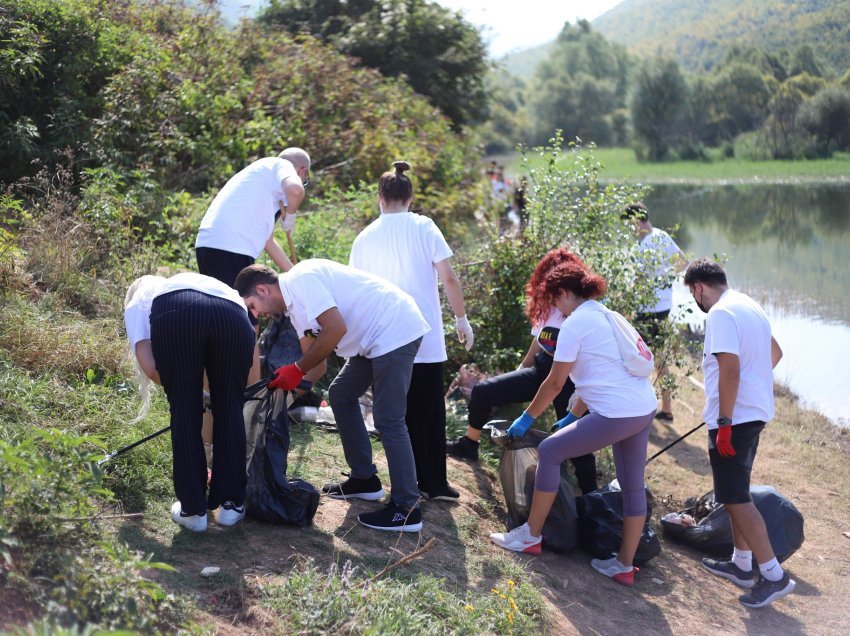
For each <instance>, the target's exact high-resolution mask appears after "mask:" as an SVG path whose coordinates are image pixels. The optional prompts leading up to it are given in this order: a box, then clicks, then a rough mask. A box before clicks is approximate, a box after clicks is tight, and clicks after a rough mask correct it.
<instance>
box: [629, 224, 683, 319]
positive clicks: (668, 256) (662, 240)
mask: <svg viewBox="0 0 850 636" xmlns="http://www.w3.org/2000/svg"><path fill="white" fill-rule="evenodd" d="M637 248H638V251H639V252H644V251H647V250H652V251H653V252H654V253H656V254H657V253H659V252H660V253H661V254H662V255H663V256H661V258H662V261H661V262H657V261H656V260H655V259H653V261H652V263H651V265H653V266H654V270H655V271H653V272H652V276H653V278H659V277H662V276H664V277H666V276H669V274H670V273H671V272H672V267H673V259H674V258H675V257H676V255H677V254H678V253H679V251H680V250H679V246H678V245H676V242H675V241H674V240H673V238H672V237H671V236H670V235H669V234H667V232H665V231H664V230H659V229H658V228H657V227H654V228H652V231H651V232H650V233H649V234H647V235H646V236H644V237H643V238H642V239H641V240H640V241H638V244H637ZM655 258H658V257H655ZM672 306H673V286H672V285H667V286H665V287H659V288H658V289H656V290H655V304H652V305H647V306H646V307H642V308H641V309H640V311H641V312H642V313H653V314H654V313H659V312H662V311H670V308H671V307H672Z"/></svg>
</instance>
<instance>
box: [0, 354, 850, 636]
mask: <svg viewBox="0 0 850 636" xmlns="http://www.w3.org/2000/svg"><path fill="white" fill-rule="evenodd" d="M18 355H19V353H18V352H16V351H14V350H12V349H9V350H8V351H7V352H6V353H5V354H4V355H2V356H0V362H2V364H0V370H2V374H0V375H2V377H3V378H4V380H3V383H4V384H3V389H4V391H5V395H6V396H7V397H8V400H7V399H4V400H0V407H2V411H3V413H2V414H3V415H4V417H0V437H2V438H6V439H11V438H14V437H15V435H14V420H18V421H20V422H25V421H26V422H29V423H31V425H32V426H37V427H39V428H47V427H61V428H65V429H66V430H68V431H70V432H76V433H77V434H82V433H89V434H91V433H97V434H98V435H99V436H100V437H101V438H102V439H104V440H105V442H106V445H107V446H108V448H115V447H117V446H119V445H121V444H124V443H126V442H127V441H130V440H132V439H136V438H138V437H140V436H141V434H143V433H144V432H149V431H150V430H156V429H157V428H158V427H159V426H161V425H162V424H163V423H164V422H166V421H167V417H168V415H167V405H166V404H165V403H164V400H163V399H162V396H161V393H159V392H158V394H157V396H156V399H155V401H154V405H153V410H152V411H151V414H150V416H149V418H148V419H147V420H146V421H145V422H142V423H141V424H139V425H135V426H133V427H127V426H126V422H127V416H128V415H130V414H132V413H133V412H134V410H135V407H136V406H137V404H136V400H135V398H134V397H133V396H132V394H131V393H128V392H127V391H126V388H124V389H122V388H120V387H115V386H113V387H109V386H105V385H102V384H97V383H94V384H88V383H84V384H79V383H78V384H72V385H69V384H68V382H67V380H63V379H62V378H61V377H58V376H50V375H45V374H32V373H31V372H27V371H25V370H24V369H22V368H21V367H20V366H19V364H18V363H16V360H20V358H19V357H18ZM776 394H777V417H776V419H775V421H774V422H772V423H771V424H770V425H769V427H768V429H767V430H766V432H765V434H764V436H763V439H762V443H761V445H760V448H759V456H758V460H757V462H756V466H755V470H754V478H753V482H754V483H760V484H769V485H771V486H774V487H775V488H776V489H777V490H779V491H780V492H781V493H783V494H784V495H786V496H787V497H789V498H790V499H791V500H792V501H793V502H794V504H795V505H796V506H797V507H798V508H799V510H800V511H801V512H802V514H803V515H804V517H805V520H806V528H805V532H806V541H805V543H804V544H803V546H802V548H801V549H800V550H799V551H798V552H797V553H796V554H795V555H793V556H792V557H791V558H790V559H789V560H788V561H787V562H786V564H785V565H786V566H787V567H788V569H789V570H790V571H791V572H792V574H793V576H794V578H795V579H796V580H797V590H796V592H795V594H793V595H791V596H790V597H788V598H786V599H783V600H782V601H780V602H778V603H776V604H775V605H774V606H771V607H770V608H768V609H765V610H760V611H755V610H753V611H750V610H746V609H745V608H744V607H743V606H741V605H740V604H739V603H738V601H737V600H736V599H737V596H738V590H737V589H736V588H735V587H734V586H732V585H731V584H728V583H726V582H724V581H722V580H719V579H716V578H714V577H711V576H709V575H707V574H706V573H705V572H704V571H703V570H702V568H701V567H700V565H699V558H700V556H701V555H700V554H698V553H697V552H695V551H692V550H690V549H685V548H682V547H680V546H678V545H676V544H674V543H671V542H669V541H667V540H664V539H662V553H661V555H660V556H659V557H657V558H656V559H654V560H653V561H651V562H650V563H648V564H647V565H646V566H645V567H643V568H642V569H641V572H640V574H639V575H638V577H637V581H636V584H635V586H634V587H632V588H623V587H621V586H619V585H617V584H615V583H613V582H612V581H609V580H606V579H604V578H603V577H600V576H599V575H597V574H596V573H594V572H593V571H592V570H591V568H590V566H589V561H590V556H589V555H587V554H586V553H584V552H582V551H575V552H573V553H570V554H566V555H559V554H554V553H549V552H544V553H543V555H541V556H539V557H531V556H526V555H518V554H515V553H509V552H505V551H503V550H500V549H498V548H496V547H495V546H493V545H492V544H491V543H490V542H489V540H488V538H487V536H488V533H490V532H494V531H499V530H502V529H503V527H504V526H503V520H504V518H505V506H504V496H503V493H502V490H501V486H500V483H499V479H498V474H497V470H496V469H495V465H494V464H493V463H492V462H487V461H485V462H482V463H481V464H469V463H465V462H458V461H454V460H452V459H450V460H449V462H448V468H449V479H450V481H451V483H452V484H454V485H455V486H456V487H457V489H458V490H459V491H460V493H461V499H460V502H459V503H458V504H453V503H448V502H424V503H423V518H424V521H425V527H424V529H423V531H422V532H421V533H420V534H411V535H402V536H397V535H394V534H392V533H380V532H374V531H372V530H368V529H366V528H363V527H361V526H359V525H358V524H357V522H356V515H357V514H359V513H361V512H364V511H367V510H370V509H372V508H374V504H372V503H369V502H360V501H355V502H350V503H349V502H342V501H336V500H331V499H326V498H323V499H322V500H321V502H320V505H319V509H318V513H317V515H316V517H315V519H314V522H313V524H312V525H311V526H309V527H306V528H293V527H286V526H272V525H268V524H262V523H258V522H255V521H252V520H250V519H246V521H245V522H244V523H242V524H240V525H239V526H237V527H234V528H222V527H220V526H217V525H215V524H211V526H210V528H209V530H208V531H207V532H206V533H205V534H204V535H193V534H191V533H188V532H184V531H181V530H179V529H178V528H177V527H176V526H175V525H174V524H173V523H172V522H171V521H170V519H169V513H168V509H169V506H170V503H171V501H172V493H171V492H170V483H169V481H168V473H169V466H170V442H169V440H168V439H167V436H162V437H160V438H157V439H156V440H153V441H151V442H148V443H146V444H145V445H143V446H141V447H139V448H137V449H134V450H133V451H131V452H130V453H128V454H127V455H125V456H124V457H122V458H121V459H120V460H118V461H116V462H114V463H113V464H112V465H110V466H109V468H108V469H107V475H108V481H107V483H108V485H109V486H110V487H111V488H113V489H114V490H115V491H116V492H118V493H119V498H118V501H117V502H114V503H113V504H112V505H113V506H114V505H116V504H117V505H118V506H119V507H118V509H117V510H114V511H115V512H119V513H122V512H123V513H126V512H131V511H137V510H138V511H139V512H140V513H141V515H139V516H135V517H126V518H119V519H117V520H104V521H102V522H101V523H100V527H101V529H102V530H103V533H104V535H103V536H104V538H105V539H106V540H107V541H108V542H109V543H114V544H126V545H127V546H128V547H129V548H130V550H133V551H139V552H141V553H143V554H146V555H152V557H153V559H154V560H155V561H159V562H163V563H167V564H169V565H170V566H172V567H173V568H174V570H173V571H163V570H154V571H151V570H148V571H144V574H142V573H141V572H140V573H139V574H137V575H136V576H145V577H147V578H149V579H150V580H153V581H156V582H157V583H158V584H159V585H160V586H162V589H163V590H164V591H165V592H166V593H167V594H169V595H173V597H174V598H177V599H180V600H181V601H182V602H183V603H184V607H185V609H184V614H183V617H184V620H188V621H190V622H191V623H192V624H193V625H194V627H193V630H201V631H202V632H204V633H215V634H226V635H237V634H254V633H269V634H283V633H339V632H341V631H345V632H346V633H352V634H362V633H368V632H370V631H371V633H410V634H432V633H453V634H460V633H462V634H478V633H515V634H539V633H553V634H590V633H603V634H604V633H615V632H619V631H622V630H623V629H624V627H625V626H628V631H629V632H630V633H634V634H716V633H718V632H722V633H743V632H748V633H750V634H788V633H807V634H809V633H810V634H836V633H843V632H846V631H847V629H848V628H849V627H850V598H848V597H847V595H846V594H845V591H844V588H845V585H846V581H847V579H848V576H850V559H848V557H847V554H848V547H850V473H848V471H847V470H845V469H844V467H845V466H846V464H847V461H848V460H850V431H846V430H840V429H838V428H836V427H834V426H832V425H831V424H830V423H829V422H828V421H827V420H826V418H824V417H822V416H820V415H818V414H816V413H813V412H811V411H808V410H805V409H803V408H801V407H800V406H799V405H798V404H797V402H796V399H795V398H794V397H793V396H792V395H791V394H790V393H789V392H788V391H786V390H784V389H782V388H781V387H777V389H776ZM702 400H703V397H702V392H701V391H700V390H699V389H698V388H697V387H695V386H694V384H693V383H691V382H689V381H687V380H685V379H684V378H683V381H682V390H681V393H680V395H679V396H678V397H677V398H676V400H675V402H674V412H675V415H676V419H675V421H674V422H673V423H672V424H667V423H660V422H656V423H654V425H653V430H652V433H651V436H650V443H649V452H648V454H649V455H652V454H654V453H655V452H656V451H658V450H660V449H661V448H663V447H664V446H666V445H667V444H669V443H670V442H672V441H673V440H675V439H676V438H678V437H680V436H681V435H683V434H684V433H686V432H687V431H689V430H691V429H692V428H693V427H694V426H696V425H697V424H698V423H699V421H700V419H699V414H700V410H701V405H702ZM107 405H108V408H107ZM10 423H11V424H10ZM457 424H458V425H462V424H463V423H462V422H457ZM705 444H706V443H705V434H704V431H698V432H697V433H695V434H693V435H691V436H690V437H688V438H687V439H685V440H683V441H682V442H680V443H678V444H677V445H675V446H674V447H673V448H671V449H670V450H669V451H668V452H666V453H665V454H663V455H661V456H660V457H659V458H658V459H656V460H655V461H653V462H652V463H651V464H650V466H649V467H648V469H647V473H646V482H647V485H648V486H649V488H650V490H651V491H652V493H653V494H654V496H655V499H656V505H655V512H654V515H653V520H652V522H651V523H652V525H653V527H654V529H655V530H656V531H657V532H659V533H660V528H659V522H658V519H659V518H660V517H661V516H662V515H663V514H665V513H666V512H669V511H672V510H677V509H680V508H681V507H683V503H684V501H685V500H686V499H687V498H689V497H694V496H699V495H702V494H703V493H705V492H707V491H708V490H710V489H711V477H710V471H709V467H708V460H707V455H706V451H705ZM374 450H375V459H376V463H377V465H378V469H379V475H380V477H381V479H382V480H383V481H384V483H389V479H388V475H387V468H386V461H385V457H384V455H383V449H382V447H381V446H380V444H379V443H375V445H374ZM599 466H600V469H601V471H602V475H601V477H600V483H603V482H607V481H608V480H610V479H612V478H613V474H612V473H613V471H612V461H611V455H610V451H608V450H605V451H602V452H601V453H599ZM344 469H345V460H344V458H343V456H342V452H341V448H340V445H339V440H338V436H337V434H336V433H332V432H330V433H329V432H326V431H323V430H322V429H321V428H318V427H316V426H313V425H309V424H302V425H297V426H294V427H293V428H292V446H291V450H290V454H289V475H290V476H300V477H303V478H305V479H308V480H309V481H311V482H312V483H314V484H319V485H321V484H322V483H324V482H326V481H332V480H336V479H338V478H339V473H340V471H341V470H344ZM139 504H141V506H140V507H139ZM104 505H106V504H105V503H104ZM134 506H135V507H134ZM411 555H413V556H412V557H411ZM408 557H411V558H408ZM206 566H213V567H217V568H220V570H219V572H218V574H216V575H215V576H213V577H211V578H206V577H204V576H202V575H201V570H202V568H204V567H206ZM16 590H20V586H8V587H6V588H5V589H4V588H3V587H0V627H2V628H4V629H11V628H14V627H15V626H16V625H25V624H26V623H28V622H29V621H31V620H33V619H36V618H37V617H38V616H39V614H40V611H41V610H40V608H38V607H34V606H32V605H28V604H27V602H26V599H25V598H21V597H20V596H19V595H16Z"/></svg>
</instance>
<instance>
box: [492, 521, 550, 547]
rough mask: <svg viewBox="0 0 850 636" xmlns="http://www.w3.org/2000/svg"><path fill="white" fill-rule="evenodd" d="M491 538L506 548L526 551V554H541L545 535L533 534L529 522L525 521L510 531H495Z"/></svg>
mask: <svg viewBox="0 0 850 636" xmlns="http://www.w3.org/2000/svg"><path fill="white" fill-rule="evenodd" d="M490 540H491V541H492V542H493V543H495V544H496V545H497V546H499V547H500V548H504V549H505V550H513V551H514V552H525V553H526V554H540V549H541V544H542V542H543V536H542V535H541V536H539V537H533V536H531V529H530V528H529V527H528V524H527V523H524V524H522V525H521V526H519V527H517V528H514V529H513V530H511V531H510V532H494V533H493V534H491V535H490Z"/></svg>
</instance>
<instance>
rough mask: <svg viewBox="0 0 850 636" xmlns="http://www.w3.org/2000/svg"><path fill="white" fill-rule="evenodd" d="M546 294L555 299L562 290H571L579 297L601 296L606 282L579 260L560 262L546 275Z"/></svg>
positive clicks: (606, 284) (605, 287) (606, 285)
mask: <svg viewBox="0 0 850 636" xmlns="http://www.w3.org/2000/svg"><path fill="white" fill-rule="evenodd" d="M544 287H545V289H546V294H548V296H549V298H550V299H555V298H557V297H558V295H559V294H560V293H561V292H562V291H571V292H572V293H574V294H575V295H576V296H579V297H580V298H601V297H602V296H604V295H605V290H606V289H607V287H608V283H607V282H606V280H605V279H604V278H602V276H600V275H599V274H595V273H593V272H592V271H590V270H589V269H588V268H587V266H586V265H585V264H584V263H582V262H581V261H577V262H574V263H561V264H560V265H557V266H556V267H554V268H553V269H552V270H551V271H550V272H549V274H548V275H547V276H546V281H545V283H544Z"/></svg>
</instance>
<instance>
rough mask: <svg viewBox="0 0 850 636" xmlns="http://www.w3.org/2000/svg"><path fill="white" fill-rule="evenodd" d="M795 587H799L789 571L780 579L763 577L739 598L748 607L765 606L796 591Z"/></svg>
mask: <svg viewBox="0 0 850 636" xmlns="http://www.w3.org/2000/svg"><path fill="white" fill-rule="evenodd" d="M795 587H797V582H796V581H795V580H794V579H792V578H791V575H790V574H788V572H786V573H785V574H783V575H782V578H781V579H779V580H778V581H768V580H767V579H766V578H764V577H761V580H760V581H759V582H758V583H756V586H755V587H754V588H753V589H752V591H751V592H749V593H748V594H744V595H743V596H739V597H738V600H739V601H741V604H743V605H746V606H747V607H753V608H758V607H764V606H765V605H770V604H771V603H773V601H775V600H777V599H780V598H782V597H783V596H785V595H786V594H790V593H791V592H793V591H794V588H795Z"/></svg>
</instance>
